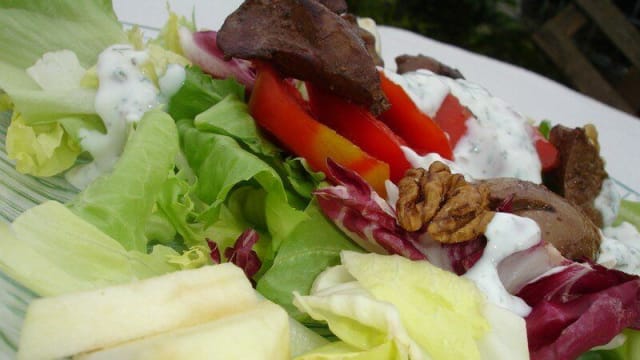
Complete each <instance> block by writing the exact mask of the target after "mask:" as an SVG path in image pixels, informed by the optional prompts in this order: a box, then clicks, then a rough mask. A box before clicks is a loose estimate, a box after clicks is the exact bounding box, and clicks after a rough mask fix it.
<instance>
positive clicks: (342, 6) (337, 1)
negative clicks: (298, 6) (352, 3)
mask: <svg viewBox="0 0 640 360" xmlns="http://www.w3.org/2000/svg"><path fill="white" fill-rule="evenodd" d="M318 2H319V3H320V4H322V5H324V6H326V7H327V8H328V9H329V10H331V11H333V12H334V13H336V14H344V13H346V12H347V2H346V1H345V0H318Z"/></svg>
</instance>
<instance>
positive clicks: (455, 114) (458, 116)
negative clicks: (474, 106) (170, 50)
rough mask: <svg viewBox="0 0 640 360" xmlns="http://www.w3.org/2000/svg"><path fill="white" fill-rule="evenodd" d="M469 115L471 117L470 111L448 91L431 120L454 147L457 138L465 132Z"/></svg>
mask: <svg viewBox="0 0 640 360" xmlns="http://www.w3.org/2000/svg"><path fill="white" fill-rule="evenodd" d="M470 117H473V114H472V113H471V111H469V109H467V108H466V107H465V106H462V104H460V101H459V100H458V98H456V97H455V96H453V95H452V94H451V93H449V94H447V96H446V97H445V98H444V100H443V101H442V104H441V105H440V108H439V109H438V112H436V116H435V117H434V118H433V120H434V121H435V122H436V124H438V125H440V127H441V128H442V130H444V132H446V133H447V134H448V135H449V142H450V143H451V147H452V148H454V149H455V147H456V144H457V143H458V140H460V138H461V137H462V136H463V135H464V134H466V133H467V120H468V119H469V118H470Z"/></svg>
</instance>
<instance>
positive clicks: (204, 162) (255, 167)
mask: <svg viewBox="0 0 640 360" xmlns="http://www.w3.org/2000/svg"><path fill="white" fill-rule="evenodd" d="M178 129H179V132H180V138H181V143H182V144H183V150H184V153H185V156H186V157H187V159H188V161H189V165H190V166H191V168H192V169H193V171H194V172H195V174H196V175H197V177H198V183H197V185H196V189H195V194H196V196H197V197H198V198H199V199H201V200H202V201H203V202H205V203H207V204H210V206H211V208H212V210H211V212H212V213H214V215H211V217H212V218H213V219H214V220H215V219H216V218H217V216H216V215H215V213H216V212H217V211H218V210H219V208H220V206H221V205H222V203H223V202H224V201H225V199H227V196H228V195H229V192H230V191H231V190H232V189H233V188H234V187H235V186H237V185H238V184H240V183H243V182H247V181H254V182H255V183H257V184H259V185H260V186H261V187H262V188H263V189H264V190H265V191H266V198H265V202H264V209H263V210H258V211H264V212H265V221H266V224H267V228H268V229H269V232H270V233H271V236H272V237H273V238H278V237H284V236H287V234H288V233H289V232H291V230H292V229H293V228H294V227H295V226H296V225H297V223H298V222H300V221H301V220H302V219H304V218H305V217H304V215H303V214H302V213H301V212H300V211H298V210H297V209H295V208H294V207H292V206H291V205H290V204H289V202H288V195H287V192H286V191H285V188H284V184H283V182H282V179H281V178H280V177H279V175H278V173H277V172H276V171H275V170H274V169H273V168H272V167H270V166H269V165H268V164H267V163H265V162H264V161H262V160H261V159H260V158H258V157H257V156H256V155H254V154H252V153H250V152H248V151H246V150H244V149H243V148H242V147H241V146H240V145H239V144H238V143H237V142H236V141H235V140H234V139H233V138H231V137H228V136H224V135H219V134H215V133H209V132H203V131H199V130H198V129H196V128H195V127H194V126H193V123H192V122H191V121H189V120H182V121H179V122H178ZM247 206H249V207H251V206H258V208H259V209H260V206H261V205H260V204H259V203H257V204H255V205H252V204H251V203H247ZM238 235H239V234H238ZM274 249H277V243H274Z"/></svg>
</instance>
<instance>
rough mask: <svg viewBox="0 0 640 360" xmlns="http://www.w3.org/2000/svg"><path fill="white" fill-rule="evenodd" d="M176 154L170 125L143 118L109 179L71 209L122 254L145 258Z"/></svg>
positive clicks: (155, 115) (155, 114) (152, 115)
mask: <svg viewBox="0 0 640 360" xmlns="http://www.w3.org/2000/svg"><path fill="white" fill-rule="evenodd" d="M177 153H178V133H177V129H176V126H175V123H174V121H173V119H172V118H171V117H170V116H169V115H167V114H166V113H163V112H159V111H151V112H147V113H146V114H145V115H144V116H143V118H142V119H141V120H140V124H139V125H138V127H137V129H136V130H135V132H134V134H133V135H132V137H131V139H130V140H129V142H128V143H127V145H126V147H125V149H124V152H123V154H122V157H121V158H120V159H119V160H118V162H117V163H116V165H115V167H114V169H113V171H112V173H110V174H106V175H104V176H102V177H100V178H98V180H96V181H95V182H94V183H92V184H90V185H89V186H88V187H87V188H86V189H85V190H84V191H82V192H81V193H80V194H79V195H78V196H77V197H76V198H75V199H74V200H72V201H71V203H70V204H69V208H70V209H71V211H73V212H74V213H75V214H77V215H78V216H80V217H81V218H83V219H85V220H87V221H88V222H90V223H92V224H94V225H95V226H96V227H98V228H99V229H100V230H102V231H104V232H105V233H106V234H107V235H109V236H111V237H112V238H114V239H116V240H117V241H118V242H120V243H121V244H122V245H123V246H124V247H125V249H127V250H137V251H140V252H145V251H146V249H147V241H148V239H147V238H146V237H145V226H146V225H145V224H146V222H147V220H148V219H149V217H150V216H151V213H152V210H153V207H154V205H155V202H156V198H157V196H158V194H159V193H160V190H161V189H162V187H163V185H164V184H165V181H166V179H167V177H168V175H169V172H170V171H171V170H172V169H173V166H174V162H175V158H176V155H177Z"/></svg>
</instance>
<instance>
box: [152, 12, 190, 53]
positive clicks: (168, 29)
mask: <svg viewBox="0 0 640 360" xmlns="http://www.w3.org/2000/svg"><path fill="white" fill-rule="evenodd" d="M167 7H168V5H167ZM168 10H169V19H168V20H167V22H166V23H165V24H164V26H163V27H162V29H160V32H159V33H158V36H157V37H156V38H155V39H153V40H152V41H151V42H152V43H153V44H156V45H158V46H161V47H163V48H165V49H167V50H170V51H173V52H175V53H177V54H180V55H183V56H184V53H183V51H182V46H181V45H180V36H179V33H178V29H180V27H183V26H184V27H186V28H187V29H189V30H191V31H196V26H195V23H194V21H189V20H187V19H186V18H185V17H184V16H180V15H178V14H176V13H174V12H173V11H171V10H170V9H168Z"/></svg>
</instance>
